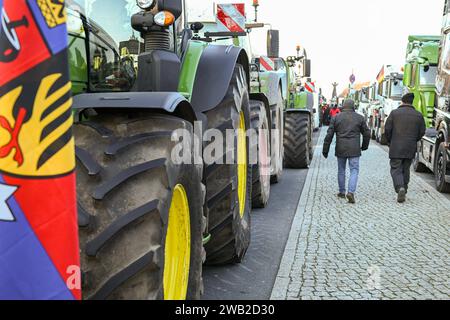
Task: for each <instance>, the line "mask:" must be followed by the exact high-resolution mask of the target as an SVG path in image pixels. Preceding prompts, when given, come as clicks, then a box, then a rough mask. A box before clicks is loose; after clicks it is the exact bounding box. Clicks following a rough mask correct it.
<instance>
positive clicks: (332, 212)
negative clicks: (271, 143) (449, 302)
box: [271, 129, 450, 300]
mask: <svg viewBox="0 0 450 320" xmlns="http://www.w3.org/2000/svg"><path fill="white" fill-rule="evenodd" d="M325 134H326V130H325V129H323V130H322V132H321V137H320V139H319V143H318V145H317V148H316V150H315V154H314V160H313V162H312V164H311V167H310V170H309V173H308V177H307V179H306V184H305V187H304V190H303V194H302V196H301V198H300V202H299V205H298V208H297V212H296V216H295V218H294V221H293V224H292V229H291V232H290V235H289V239H288V242H287V245H286V248H285V252H284V255H283V258H282V261H281V265H280V269H279V271H278V275H277V278H276V281H275V285H274V288H273V291H272V297H271V298H272V299H289V300H292V299H294V300H296V299H450V201H449V200H447V199H446V198H445V197H444V196H442V195H441V194H440V193H439V192H437V191H436V190H435V189H433V188H432V187H431V186H429V185H428V184H427V183H426V182H424V181H423V180H421V179H420V178H419V177H417V176H416V175H414V174H413V175H412V180H411V184H410V189H409V193H408V196H407V202H406V203H405V204H398V203H397V202H396V195H395V194H394V192H393V187H392V182H391V178H390V175H389V159H388V154H387V153H386V152H385V151H384V150H383V149H382V148H381V147H379V146H378V145H377V144H376V143H375V142H374V141H372V142H371V146H370V148H369V150H368V151H366V152H365V153H364V154H363V157H362V159H361V172H360V180H359V188H358V192H357V194H356V201H357V203H356V205H350V204H348V203H347V202H346V201H345V200H341V199H338V198H337V197H336V196H335V195H336V194H337V191H338V188H337V161H336V158H335V157H334V148H332V150H330V157H328V160H326V159H324V158H323V157H322V144H323V139H324V138H325Z"/></svg>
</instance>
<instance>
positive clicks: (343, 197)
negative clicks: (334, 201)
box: [337, 193, 345, 199]
mask: <svg viewBox="0 0 450 320" xmlns="http://www.w3.org/2000/svg"><path fill="white" fill-rule="evenodd" d="M337 196H338V198H341V199H345V193H338V194H337Z"/></svg>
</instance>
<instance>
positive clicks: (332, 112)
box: [330, 104, 341, 118]
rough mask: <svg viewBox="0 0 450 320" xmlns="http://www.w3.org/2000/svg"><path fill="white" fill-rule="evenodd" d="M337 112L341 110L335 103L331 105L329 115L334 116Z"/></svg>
mask: <svg viewBox="0 0 450 320" xmlns="http://www.w3.org/2000/svg"><path fill="white" fill-rule="evenodd" d="M339 113H341V110H340V109H339V108H338V105H337V104H335V105H333V108H332V109H331V110H330V117H331V118H334V117H336V116H337V115H338V114H339Z"/></svg>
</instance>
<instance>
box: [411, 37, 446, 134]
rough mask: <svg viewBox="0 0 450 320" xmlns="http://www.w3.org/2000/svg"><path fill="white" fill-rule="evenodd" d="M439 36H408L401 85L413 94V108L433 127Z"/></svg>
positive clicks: (428, 125)
mask: <svg viewBox="0 0 450 320" xmlns="http://www.w3.org/2000/svg"><path fill="white" fill-rule="evenodd" d="M440 40H441V37H440V36H409V38H408V47H407V49H406V65H405V68H404V69H405V70H404V75H403V84H404V85H405V87H407V88H408V90H409V91H410V92H412V93H414V94H415V99H414V107H415V108H416V110H417V111H419V112H421V113H422V114H423V116H424V118H425V122H426V124H427V127H428V128H430V127H432V126H433V123H432V122H433V115H434V107H435V105H436V103H435V100H436V99H435V98H436V92H435V82H436V75H437V68H438V66H437V64H438V60H439V42H440Z"/></svg>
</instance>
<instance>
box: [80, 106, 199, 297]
mask: <svg viewBox="0 0 450 320" xmlns="http://www.w3.org/2000/svg"><path fill="white" fill-rule="evenodd" d="M177 129H185V130H186V132H187V133H188V134H190V135H191V137H190V138H191V139H190V141H188V140H189V139H186V141H184V142H185V143H186V144H185V145H186V148H187V149H189V148H192V143H191V142H192V141H193V139H192V131H193V129H192V125H191V124H190V123H188V122H186V121H184V120H182V119H180V118H176V117H173V116H169V115H155V114H153V115H150V114H146V113H139V112H138V111H136V112H135V113H134V114H131V113H128V114H126V113H124V112H116V113H113V112H108V114H99V115H97V116H95V117H93V118H92V119H91V120H90V121H86V122H80V123H77V124H75V126H74V134H75V141H76V155H77V169H76V172H77V199H78V211H79V225H80V232H79V234H80V248H81V266H82V278H83V295H84V298H85V299H95V300H96V299H114V300H115V299H126V300H128V299H138V300H141V299H144V300H147V299H168V300H178V299H199V298H200V294H201V290H202V263H203V260H204V249H203V232H204V227H205V219H204V216H203V204H204V196H205V188H204V187H203V184H202V182H201V181H202V171H203V168H202V166H195V165H193V163H194V162H192V160H191V161H189V163H186V164H182V163H180V164H176V163H174V161H175V160H174V159H173V158H172V155H171V153H172V150H173V149H174V147H175V146H176V145H177V143H176V142H172V141H171V136H172V133H173V131H174V130H177ZM183 137H184V136H183ZM188 151H191V150H188ZM191 154H192V153H191Z"/></svg>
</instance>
